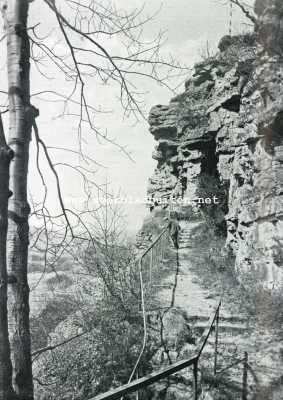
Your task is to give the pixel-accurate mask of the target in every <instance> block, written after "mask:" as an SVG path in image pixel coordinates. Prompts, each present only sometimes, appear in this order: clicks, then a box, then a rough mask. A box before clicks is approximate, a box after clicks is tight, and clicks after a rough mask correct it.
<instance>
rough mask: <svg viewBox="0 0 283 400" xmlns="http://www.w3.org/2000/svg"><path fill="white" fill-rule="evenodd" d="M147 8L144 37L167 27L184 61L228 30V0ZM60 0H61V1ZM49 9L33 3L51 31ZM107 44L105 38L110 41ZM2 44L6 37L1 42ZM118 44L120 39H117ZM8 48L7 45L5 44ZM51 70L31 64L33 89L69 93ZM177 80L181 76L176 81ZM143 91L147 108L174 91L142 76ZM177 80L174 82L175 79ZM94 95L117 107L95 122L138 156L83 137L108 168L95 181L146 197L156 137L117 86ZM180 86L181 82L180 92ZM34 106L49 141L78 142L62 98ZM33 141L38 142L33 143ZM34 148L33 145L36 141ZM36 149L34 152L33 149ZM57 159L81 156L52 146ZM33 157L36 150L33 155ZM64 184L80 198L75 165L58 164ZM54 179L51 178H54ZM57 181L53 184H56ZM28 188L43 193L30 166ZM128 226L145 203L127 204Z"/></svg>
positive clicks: (236, 25) (95, 89)
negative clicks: (130, 112)
mask: <svg viewBox="0 0 283 400" xmlns="http://www.w3.org/2000/svg"><path fill="white" fill-rule="evenodd" d="M114 3H115V5H116V6H117V7H121V8H124V9H126V10H132V9H133V8H134V7H139V6H140V0H114ZM144 3H145V14H147V13H148V14H151V13H152V12H155V11H156V10H158V9H159V7H160V6H161V9H160V12H159V14H158V15H157V16H156V17H155V19H154V21H151V22H149V23H148V26H147V28H146V31H145V32H144V34H145V37H146V39H150V38H152V37H154V36H155V35H156V34H157V33H158V31H160V30H162V31H165V36H166V38H167V41H166V44H165V45H164V47H163V51H164V54H168V53H171V54H173V55H174V57H175V58H177V59H179V60H180V61H181V62H182V63H184V64H186V65H188V66H192V65H193V64H194V63H195V62H196V61H198V60H199V59H200V54H201V51H202V49H203V48H204V47H205V46H206V43H207V42H208V43H209V46H210V47H211V49H215V48H216V46H217V43H218V41H219V39H220V38H221V37H222V36H223V35H225V34H228V30H229V12H230V9H229V5H228V4H227V2H226V1H221V0H163V1H160V0H151V1H147V0H145V2H144ZM59 4H60V0H57V5H59ZM48 15H49V12H48V9H47V8H46V7H45V6H44V5H43V2H42V1H40V0H36V1H34V2H33V3H31V17H30V20H31V22H32V23H37V22H40V23H41V24H40V29H41V31H42V34H43V33H47V32H49V31H50V29H51V28H52V26H53V25H54V20H53V19H52V17H49V16H48ZM246 22H247V21H246V20H245V19H244V18H243V16H242V14H241V12H240V11H239V10H237V9H235V8H234V12H233V21H232V24H233V32H234V33H239V32H241V31H243V30H245V29H246V26H245V25H244V23H246ZM56 39H57V38H56V33H52V35H50V37H49V38H48V39H47V40H49V41H50V43H52V42H54V41H56ZM106 45H107V44H106ZM2 46H3V43H2ZM116 46H119V44H116ZM1 52H4V48H3V47H2V48H1ZM4 61H5V60H4V58H2V59H1V63H2V64H1V66H3V65H4ZM4 73H5V71H4V70H3V68H2V72H1V73H0V78H1V82H2V85H1V88H0V89H5V87H6V83H5V82H6V80H5V75H4ZM48 75H49V76H50V77H51V78H52V79H51V80H45V79H44V78H43V77H42V76H41V75H40V74H39V73H38V72H36V70H35V69H34V68H32V79H31V89H32V92H33V93H34V92H38V91H41V90H44V89H45V90H46V89H49V90H56V91H61V92H62V93H68V88H69V83H68V82H65V81H64V79H62V78H61V77H60V74H58V72H57V71H56V69H55V68H54V67H51V68H50V70H49V73H48ZM177 82H178V83H179V81H176V84H177ZM138 84H139V85H141V87H142V89H143V91H146V93H145V95H144V102H145V111H146V114H147V113H148V111H149V110H150V108H151V107H152V106H153V105H155V104H166V103H168V102H169V100H170V98H171V97H172V96H173V94H172V93H171V92H170V91H168V90H167V89H165V88H161V87H160V86H158V85H154V84H153V83H152V82H151V83H149V82H146V81H139V83H138ZM172 84H174V82H172ZM87 90H88V91H89V93H90V94H91V96H92V97H91V98H93V102H94V104H95V106H98V105H101V106H103V107H105V108H107V109H112V110H114V112H113V113H112V114H107V115H98V116H97V123H98V124H99V126H101V127H102V128H107V131H108V133H109V136H110V137H115V138H116V141H117V142H118V143H119V144H121V145H127V148H128V150H129V151H130V153H131V155H132V157H133V159H134V162H133V161H131V160H130V159H129V158H127V157H126V156H124V155H123V154H121V152H120V151H119V150H118V149H117V148H115V147H114V146H111V145H109V144H108V143H103V142H101V143H97V141H96V140H94V139H93V140H92V139H90V140H89V141H88V142H87V143H84V146H85V149H86V151H87V153H88V155H90V156H91V157H92V158H94V159H95V160H96V161H98V162H99V163H102V164H103V165H105V166H106V167H107V168H98V170H97V172H96V174H95V180H96V181H97V182H101V181H104V180H105V179H106V177H108V180H109V182H110V184H111V185H112V187H113V188H114V190H117V189H119V188H121V190H122V192H124V193H125V194H127V195H128V196H131V197H135V198H143V197H145V195H146V189H147V184H148V178H149V177H150V176H151V175H152V174H153V170H154V167H155V164H156V162H155V161H154V160H152V158H151V154H152V151H153V149H154V146H155V143H154V140H153V138H152V137H151V135H150V134H149V132H148V124H147V122H146V121H144V120H141V121H140V123H138V124H135V125H133V120H132V119H130V120H127V119H126V120H125V119H123V113H122V110H121V109H120V108H119V106H118V103H117V100H116V97H115V96H116V94H117V91H116V90H115V89H113V88H111V87H108V88H106V87H105V86H102V85H100V84H98V83H97V84H95V82H94V81H92V83H91V87H88V89H87ZM181 91H182V85H181V87H180V89H179V92H181ZM35 106H38V107H39V108H40V117H39V118H38V120H37V124H38V127H39V130H40V134H41V136H42V137H43V138H44V140H45V142H46V143H48V144H49V145H50V146H60V147H69V148H71V149H76V148H77V136H76V127H74V125H73V121H70V119H68V118H67V117H65V118H61V119H55V117H56V116H57V115H58V111H59V104H57V103H46V102H41V101H40V99H38V98H37V99H36V102H35ZM33 146H34V145H33ZM32 149H33V150H34V147H32ZM33 154H34V152H33ZM52 155H53V157H54V160H55V161H57V162H59V161H60V162H63V161H66V162H67V161H68V162H74V163H76V162H77V160H76V159H75V158H74V157H73V158H72V156H71V155H70V154H67V153H66V152H60V151H53V153H52ZM31 160H32V162H34V156H32V157H31ZM43 170H44V171H45V172H46V176H47V180H48V182H49V183H50V187H51V189H50V197H49V204H50V207H51V208H54V209H55V208H56V204H57V201H56V195H55V190H54V180H53V179H52V178H51V175H50V173H49V172H48V168H47V165H46V164H44V162H43ZM60 176H61V180H62V182H63V190H64V195H65V198H66V199H67V202H69V203H70V202H71V203H73V204H75V205H76V204H78V203H79V202H80V201H81V199H82V185H81V182H80V179H79V177H78V176H77V175H76V174H75V173H74V171H72V170H70V169H67V168H65V169H64V168H62V169H61V170H60ZM52 182H53V183H52ZM52 185H53V186H52ZM29 190H30V193H32V195H33V196H34V197H35V198H36V199H39V198H40V196H42V193H43V192H42V187H41V183H40V179H39V176H38V174H37V173H36V170H35V168H34V167H32V166H31V167H30V182H29ZM127 211H128V214H129V216H128V219H129V227H130V229H131V230H135V229H137V228H138V227H140V225H141V223H142V219H143V217H144V213H145V210H144V208H143V207H135V208H133V207H130V208H129V209H128V210H127Z"/></svg>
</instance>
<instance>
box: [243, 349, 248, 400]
mask: <svg viewBox="0 0 283 400" xmlns="http://www.w3.org/2000/svg"><path fill="white" fill-rule="evenodd" d="M247 399H248V353H247V352H246V351H245V355H244V363H243V394H242V400H247Z"/></svg>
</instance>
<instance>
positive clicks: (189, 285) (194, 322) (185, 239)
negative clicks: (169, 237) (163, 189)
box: [158, 221, 283, 400]
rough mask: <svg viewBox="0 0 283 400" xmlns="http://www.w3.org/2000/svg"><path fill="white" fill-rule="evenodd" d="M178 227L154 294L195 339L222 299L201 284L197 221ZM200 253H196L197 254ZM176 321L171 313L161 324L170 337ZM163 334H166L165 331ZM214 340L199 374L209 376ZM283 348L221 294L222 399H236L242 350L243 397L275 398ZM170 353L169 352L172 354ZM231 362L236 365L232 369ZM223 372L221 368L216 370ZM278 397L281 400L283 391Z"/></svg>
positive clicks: (218, 292)
mask: <svg viewBox="0 0 283 400" xmlns="http://www.w3.org/2000/svg"><path fill="white" fill-rule="evenodd" d="M180 225H181V233H180V237H179V250H178V252H177V251H176V250H175V251H174V253H173V252H172V257H170V260H166V265H167V268H168V267H169V268H170V269H171V271H173V273H171V274H169V275H168V276H167V277H166V278H165V279H164V280H163V282H162V283H163V285H164V287H163V289H161V290H160V292H159V294H158V297H159V300H160V302H161V304H162V305H166V306H167V307H168V310H170V313H171V316H172V315H173V314H175V315H176V314H179V315H181V314H182V317H183V321H184V324H185V325H186V326H187V327H189V328H190V330H191V331H193V332H194V335H196V336H197V337H198V338H200V337H201V335H202V334H203V332H204V330H205V329H206V328H207V326H208V320H209V318H210V316H211V315H212V314H213V313H214V310H215V309H216V307H217V305H218V302H219V299H220V298H221V297H222V293H221V291H222V290H221V288H217V285H215V286H213V287H212V288H209V287H205V286H204V285H203V281H202V280H200V277H199V274H196V270H195V268H194V265H193V260H195V259H196V257H197V256H198V255H197V254H196V248H198V246H196V239H195V237H199V236H198V235H195V233H196V232H197V231H198V230H199V229H201V227H202V222H191V223H189V222H186V221H181V223H180ZM197 240H199V239H197ZM201 256H202V255H201V254H199V257H201ZM174 257H175V259H174ZM215 279H217V277H215ZM168 319H170V318H168ZM176 321H177V320H176V318H173V319H172V317H171V323H170V322H168V323H167V325H166V323H165V327H166V328H167V329H168V330H171V336H173V335H174V334H176V333H177V331H178V330H179V331H180V326H179V328H177V325H178V324H177V323H176ZM179 325H180V324H179ZM168 335H169V336H170V333H168ZM214 342H215V336H214V334H213V335H212V337H211V338H210V339H209V341H208V345H207V346H206V347H205V350H204V353H203V357H202V360H201V365H202V367H203V371H204V372H203V375H205V374H211V371H212V368H213V360H214ZM185 348H190V349H191V347H190V346H186V345H185V346H184V348H183V350H184V349H185ZM282 349H283V345H282V343H281V341H280V340H279V339H278V340H277V339H276V338H274V337H272V336H270V332H268V330H267V329H262V328H261V329H258V327H257V326H256V324H255V323H254V321H253V320H252V319H251V318H249V316H248V315H247V313H246V311H244V310H243V312H239V307H238V306H237V304H235V303H234V302H233V300H232V299H229V298H227V296H226V297H225V296H224V297H223V299H222V305H221V312H220V322H219V347H218V353H219V356H218V371H219V378H220V380H221V381H222V383H221V384H220V385H222V386H223V387H222V390H221V392H222V393H224V395H225V396H226V397H225V399H227V400H229V399H239V398H241V397H240V396H241V394H242V390H243V388H242V381H243V363H242V362H239V363H238V361H239V360H242V359H243V357H244V353H245V352H248V357H249V366H250V372H249V374H248V399H253V400H256V399H257V400H260V399H262V400H263V399H264V400H268V399H271V400H273V399H276V400H277V399H278V397H276V394H275V393H276V391H277V392H278V386H279V385H280V382H281V378H282V375H283V371H282ZM184 354H186V352H185V351H179V353H178V355H179V357H180V356H182V355H184ZM172 355H173V356H174V354H173V352H172ZM233 364H236V365H234V366H233V367H231V366H232V365H233ZM230 367H231V368H230ZM222 370H223V372H222V373H220V371H222ZM206 386H207V385H206ZM276 388H277V389H276ZM206 390H207V387H206V389H204V391H203V396H204V397H203V398H209V397H205V396H207V395H208V394H207V392H206ZM209 396H212V397H211V398H212V399H217V400H218V398H220V397H217V396H219V391H218V392H217V395H216V394H215V395H214V397H213V390H212V389H209ZM260 396H264V397H260ZM281 398H282V399H283V394H282V397H281Z"/></svg>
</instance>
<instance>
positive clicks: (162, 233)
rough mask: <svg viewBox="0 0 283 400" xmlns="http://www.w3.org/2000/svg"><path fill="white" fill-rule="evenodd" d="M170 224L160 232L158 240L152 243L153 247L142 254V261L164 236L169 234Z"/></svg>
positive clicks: (140, 257)
mask: <svg viewBox="0 0 283 400" xmlns="http://www.w3.org/2000/svg"><path fill="white" fill-rule="evenodd" d="M169 226H170V224H168V225H166V227H165V228H164V229H163V230H162V231H161V232H160V234H159V235H158V236H157V238H156V239H155V240H154V241H153V242H152V243H151V245H150V246H149V247H148V248H147V249H146V250H145V251H144V252H143V253H142V255H141V256H139V259H140V260H142V259H143V258H144V257H145V256H146V255H147V254H148V253H149V252H150V250H151V249H152V248H153V247H154V246H155V245H156V244H157V243H158V242H159V240H160V239H161V238H162V236H163V235H164V234H165V233H166V232H167V230H168V229H169Z"/></svg>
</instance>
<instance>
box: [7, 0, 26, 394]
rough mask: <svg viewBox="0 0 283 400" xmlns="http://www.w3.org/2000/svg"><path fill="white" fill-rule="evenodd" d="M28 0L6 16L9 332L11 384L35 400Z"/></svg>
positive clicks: (19, 0) (18, 0)
mask: <svg viewBox="0 0 283 400" xmlns="http://www.w3.org/2000/svg"><path fill="white" fill-rule="evenodd" d="M28 9H29V1H28V0H5V1H3V2H2V14H3V17H4V24H5V30H6V36H7V69H8V96H9V118H10V126H9V141H8V144H9V146H10V147H11V149H12V150H13V151H14V155H15V156H14V159H13V161H12V162H11V167H10V187H11V190H12V192H13V195H12V197H11V198H10V200H9V210H8V217H9V225H8V241H7V252H8V273H9V274H12V275H13V277H14V278H15V279H14V280H15V282H14V283H12V284H11V285H9V288H8V298H9V334H10V342H11V353H12V364H13V372H14V373H13V385H14V389H15V391H16V393H17V395H18V397H19V399H20V400H33V379H32V363H31V345H30V327H29V286H28V280H27V261H28V245H29V224H28V217H29V213H30V207H29V204H28V201H27V174H28V161H29V144H30V139H31V128H32V121H33V108H32V107H31V105H30V48H29V38H28V34H27V19H28Z"/></svg>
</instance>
